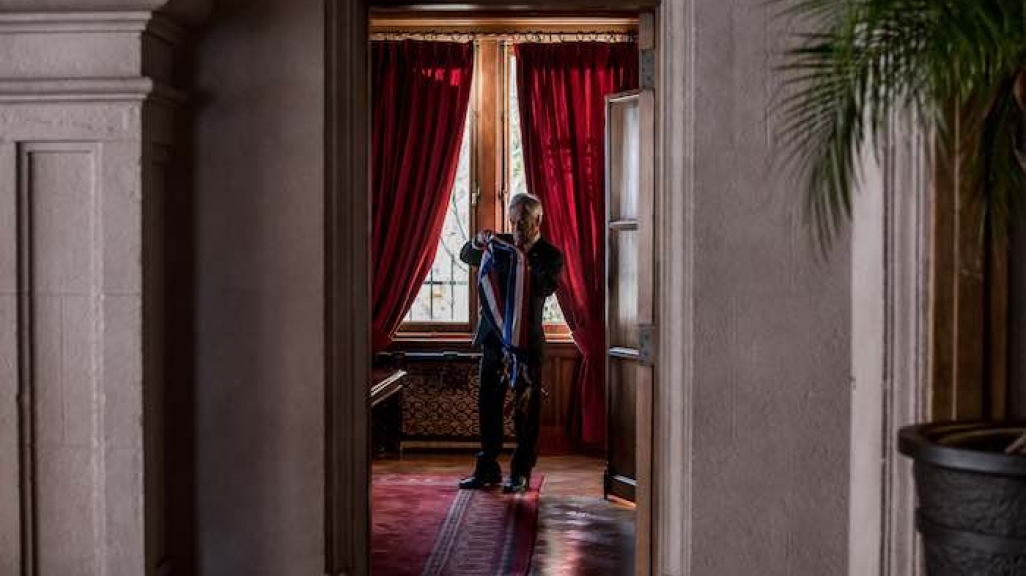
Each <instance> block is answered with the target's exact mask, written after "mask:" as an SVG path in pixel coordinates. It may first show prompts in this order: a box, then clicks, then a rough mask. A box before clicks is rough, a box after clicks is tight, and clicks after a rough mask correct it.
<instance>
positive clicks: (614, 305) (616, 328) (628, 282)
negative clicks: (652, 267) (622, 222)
mask: <svg viewBox="0 0 1026 576" xmlns="http://www.w3.org/2000/svg"><path fill="white" fill-rule="evenodd" d="M608 249H609V263H610V266H612V268H613V269H615V270H616V271H617V273H616V275H615V276H611V280H615V281H613V282H610V285H609V293H608V298H609V317H608V318H609V328H608V334H609V339H608V340H607V342H608V343H609V346H610V347H623V348H631V349H635V350H636V349H637V348H638V267H637V264H638V233H637V231H636V230H619V231H617V232H616V233H615V234H610V236H609V244H608Z"/></svg>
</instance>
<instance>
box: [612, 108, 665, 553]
mask: <svg viewBox="0 0 1026 576" xmlns="http://www.w3.org/2000/svg"><path fill="white" fill-rule="evenodd" d="M653 128H654V125H653V98H652V93H651V91H649V90H638V91H632V92H627V93H622V94H615V95H611V96H609V97H608V98H607V100H606V280H607V284H606V288H607V301H606V345H607V355H606V412H607V420H606V423H607V424H606V426H607V430H606V437H607V449H608V464H607V467H606V477H605V491H606V495H607V496H608V495H610V494H611V495H614V496H617V497H620V498H623V499H626V500H631V501H634V502H636V503H637V505H638V507H637V522H638V527H639V530H638V535H639V540H640V539H645V538H647V534H648V531H647V530H644V529H643V527H644V526H647V525H648V524H647V523H648V522H649V513H650V510H649V508H650V492H651V491H650V486H649V483H650V477H651V469H652V457H651V448H652V425H651V413H652V378H653V372H654V371H653V367H652V366H653V357H652V356H653V352H652V337H653V335H654V326H653V325H654V313H655V310H654V302H653V300H654V293H653V287H654V284H655V274H654V254H653V252H654V244H655V243H654V232H655V230H654V225H653V212H654V211H653V202H654V190H653V174H654V132H653ZM638 544H639V548H638V550H637V552H638V554H637V555H638V557H639V559H640V558H642V557H646V558H647V553H645V550H646V549H647V546H648V543H647V542H643V541H639V542H638Z"/></svg>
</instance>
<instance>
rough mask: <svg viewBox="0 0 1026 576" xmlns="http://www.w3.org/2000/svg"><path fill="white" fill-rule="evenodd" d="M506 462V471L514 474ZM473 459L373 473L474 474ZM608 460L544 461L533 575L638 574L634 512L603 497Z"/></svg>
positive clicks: (398, 462)
mask: <svg viewBox="0 0 1026 576" xmlns="http://www.w3.org/2000/svg"><path fill="white" fill-rule="evenodd" d="M507 462H508V459H507V461H504V462H503V464H504V469H503V472H507V471H508V470H507V469H506V467H505V464H507ZM473 466H474V457H473V455H472V454H463V455H458V456H452V455H414V456H411V455H409V454H407V455H406V456H405V457H403V458H402V459H399V458H382V459H377V460H374V462H373V472H374V473H375V474H377V473H391V474H403V473H409V474H469V473H470V471H471V470H472V469H473ZM604 468H605V464H604V462H603V461H602V460H599V459H597V458H591V457H587V456H542V457H541V458H539V459H538V465H537V466H536V467H535V473H536V474H542V475H544V477H545V481H544V483H543V484H542V488H541V494H540V498H539V508H538V537H537V541H536V543H535V549H534V557H533V558H532V560H531V574H536V575H566V576H572V575H579V576H591V575H596V576H598V575H602V576H618V575H624V576H627V575H630V574H633V569H634V507H633V506H632V505H630V504H625V503H622V502H617V501H607V500H604V499H603V498H602V471H603V470H604ZM379 576H380V575H379Z"/></svg>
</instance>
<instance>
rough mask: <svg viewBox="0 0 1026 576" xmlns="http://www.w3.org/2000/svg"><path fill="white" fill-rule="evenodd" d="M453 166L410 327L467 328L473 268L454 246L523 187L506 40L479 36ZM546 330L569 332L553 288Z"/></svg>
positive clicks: (499, 221) (471, 318) (494, 217)
mask: <svg viewBox="0 0 1026 576" xmlns="http://www.w3.org/2000/svg"><path fill="white" fill-rule="evenodd" d="M475 59H476V64H475V72H474V87H473V90H472V91H471V102H470V107H469V108H470V111H469V112H468V114H467V122H466V125H465V127H464V134H463V144H462V146H461V148H460V159H459V167H458V169H457V172H456V180H455V182H454V184H453V189H452V194H451V196H450V199H449V208H448V212H447V213H446V218H445V224H444V227H443V229H442V238H441V241H440V242H439V245H438V251H437V252H436V254H435V261H434V264H433V265H432V266H431V271H430V273H429V274H428V277H427V278H426V279H425V280H424V284H423V285H421V287H420V291H419V292H418V294H417V298H416V300H415V301H414V303H413V306H412V307H411V309H410V311H409V312H408V313H407V314H406V318H405V319H404V322H405V324H404V325H403V331H405V332H407V333H408V334H427V333H434V332H452V333H461V332H464V333H465V332H469V331H470V330H471V328H472V327H473V325H474V324H475V323H476V322H477V286H476V281H475V278H474V271H475V270H476V269H472V268H470V267H469V266H467V265H466V264H464V263H463V262H461V261H460V259H459V254H460V249H461V248H462V247H463V244H464V243H465V242H466V241H467V240H468V239H469V238H470V237H471V235H472V234H473V233H474V232H475V231H476V230H480V229H485V228H490V229H493V230H500V231H501V230H506V229H507V227H508V223H507V222H506V209H505V205H506V203H507V202H508V201H509V198H510V197H512V195H513V194H517V193H520V192H527V191H528V190H527V179H526V177H525V173H524V155H523V145H522V139H521V132H520V110H519V108H518V102H517V90H516V85H517V84H516V59H515V56H514V52H513V48H512V46H510V45H508V44H504V43H501V42H500V41H499V40H480V41H478V43H477V50H476V51H475ZM543 318H544V322H545V324H546V332H547V333H549V334H553V335H568V334H569V330H568V329H567V328H566V323H565V320H564V319H563V314H562V311H561V310H560V309H559V304H558V303H557V302H556V298H555V296H553V297H550V298H549V299H548V301H547V302H546V303H545V310H544V314H543Z"/></svg>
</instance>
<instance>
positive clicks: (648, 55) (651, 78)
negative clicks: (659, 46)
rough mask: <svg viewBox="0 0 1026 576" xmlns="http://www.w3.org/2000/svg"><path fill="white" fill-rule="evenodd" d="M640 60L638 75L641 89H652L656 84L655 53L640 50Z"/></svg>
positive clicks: (651, 50)
mask: <svg viewBox="0 0 1026 576" xmlns="http://www.w3.org/2000/svg"><path fill="white" fill-rule="evenodd" d="M640 58H641V61H640V62H639V64H640V66H639V68H640V70H639V71H638V72H639V74H638V75H639V76H640V84H641V87H642V88H650V89H654V88H655V84H656V51H655V50H653V49H647V50H641V56H640Z"/></svg>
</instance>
